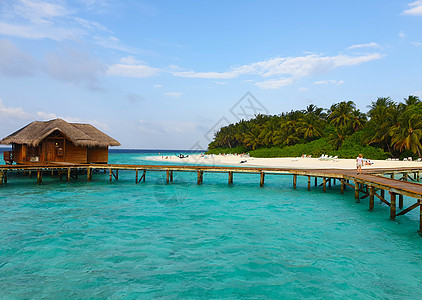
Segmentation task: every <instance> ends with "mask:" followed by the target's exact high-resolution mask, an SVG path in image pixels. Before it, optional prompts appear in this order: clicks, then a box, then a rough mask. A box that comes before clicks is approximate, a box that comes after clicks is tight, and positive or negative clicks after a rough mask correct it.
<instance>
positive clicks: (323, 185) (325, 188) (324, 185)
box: [322, 177, 327, 193]
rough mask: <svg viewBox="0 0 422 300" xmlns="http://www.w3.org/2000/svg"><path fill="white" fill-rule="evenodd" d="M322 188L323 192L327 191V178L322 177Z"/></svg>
mask: <svg viewBox="0 0 422 300" xmlns="http://www.w3.org/2000/svg"><path fill="white" fill-rule="evenodd" d="M322 190H323V192H324V193H325V192H327V178H325V177H322Z"/></svg>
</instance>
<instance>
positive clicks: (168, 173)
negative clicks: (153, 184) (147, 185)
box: [166, 170, 170, 183]
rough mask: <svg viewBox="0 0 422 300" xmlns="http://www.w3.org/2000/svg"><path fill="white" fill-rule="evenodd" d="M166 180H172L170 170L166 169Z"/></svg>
mask: <svg viewBox="0 0 422 300" xmlns="http://www.w3.org/2000/svg"><path fill="white" fill-rule="evenodd" d="M166 182H167V183H169V182H170V170H166Z"/></svg>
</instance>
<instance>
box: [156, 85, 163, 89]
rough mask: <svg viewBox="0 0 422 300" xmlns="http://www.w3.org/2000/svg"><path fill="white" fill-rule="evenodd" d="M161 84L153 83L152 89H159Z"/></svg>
mask: <svg viewBox="0 0 422 300" xmlns="http://www.w3.org/2000/svg"><path fill="white" fill-rule="evenodd" d="M161 88H163V86H162V85H161V84H154V89H161Z"/></svg>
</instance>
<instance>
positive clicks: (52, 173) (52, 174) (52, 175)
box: [51, 169, 54, 178]
mask: <svg viewBox="0 0 422 300" xmlns="http://www.w3.org/2000/svg"><path fill="white" fill-rule="evenodd" d="M51 178H54V170H53V169H51Z"/></svg>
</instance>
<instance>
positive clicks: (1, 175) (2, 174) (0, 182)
mask: <svg viewBox="0 0 422 300" xmlns="http://www.w3.org/2000/svg"><path fill="white" fill-rule="evenodd" d="M3 178H4V173H3V171H0V185H2V184H3Z"/></svg>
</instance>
